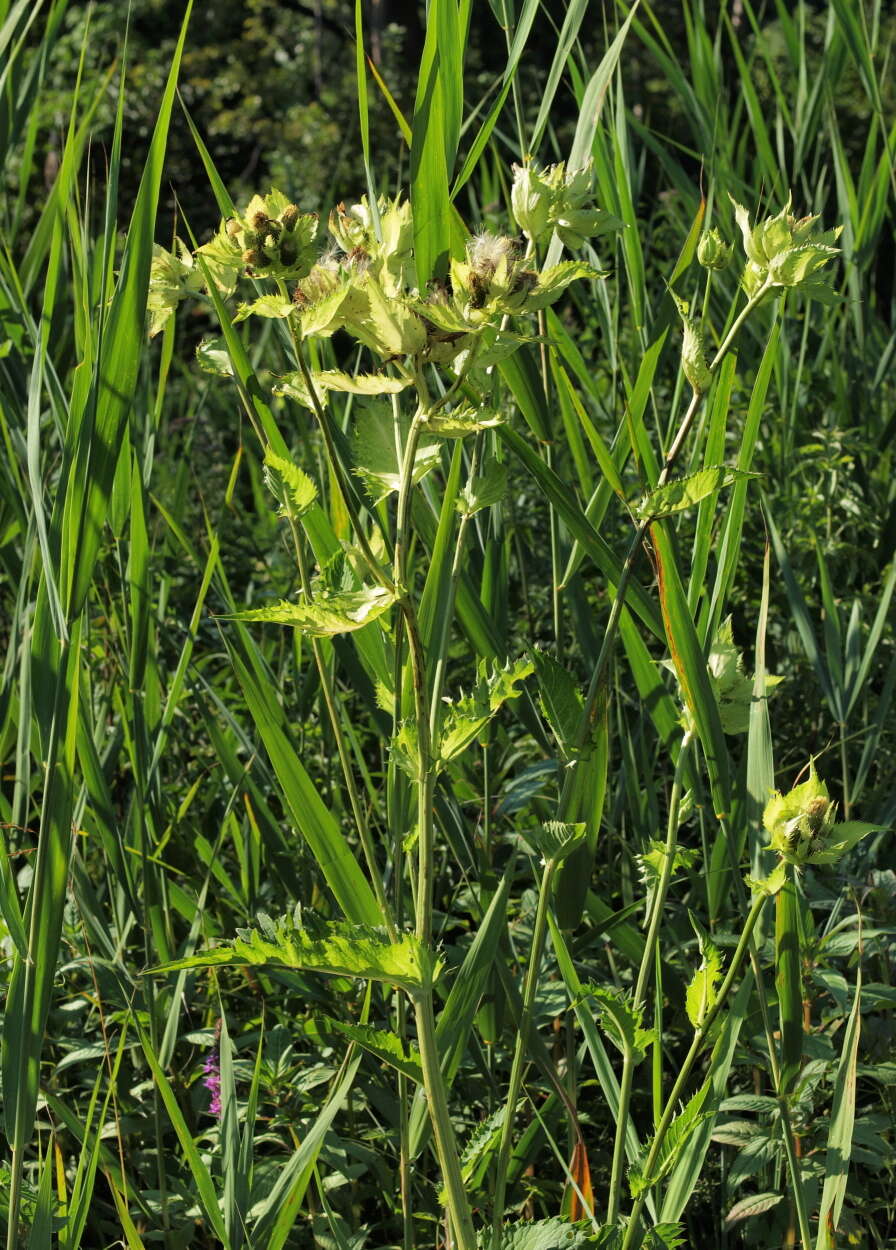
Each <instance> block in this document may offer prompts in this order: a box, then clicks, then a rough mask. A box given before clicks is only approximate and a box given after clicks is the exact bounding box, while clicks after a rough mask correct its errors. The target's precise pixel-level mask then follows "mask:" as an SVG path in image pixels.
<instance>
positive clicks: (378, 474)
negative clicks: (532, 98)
mask: <svg viewBox="0 0 896 1250" xmlns="http://www.w3.org/2000/svg"><path fill="white" fill-rule="evenodd" d="M408 428H409V426H408V422H407V421H406V420H402V421H401V422H400V425H399V429H400V433H401V440H400V445H399V441H398V440H397V439H396V437H395V426H394V424H393V421H392V414H391V413H390V412H384V411H382V410H381V409H377V408H373V407H371V408H369V409H368V410H366V411H364V412H362V413H361V414H360V416H359V417H358V420H357V422H356V424H355V431H354V435H353V438H352V454H353V456H354V461H355V470H354V471H355V474H356V475H357V476H358V477H359V478H360V479H361V481H362V482H363V483H364V486H365V487H366V489H367V492H368V494H369V495H370V497H371V499H372V500H373V501H374V503H379V502H380V500H381V499H385V498H386V497H387V495H391V494H393V493H394V492H396V491H397V490H399V488H400V487H401V468H402V466H401V460H402V454H403V445H404V441H405V439H406V438H407V432H408ZM441 456H442V452H441V447H440V445H439V444H438V443H430V442H423V441H422V440H421V441H420V443H419V444H418V446H417V452H416V455H415V456H414V468H413V475H412V477H413V482H414V484H416V483H417V482H419V481H420V480H421V479H422V478H424V477H425V476H426V474H427V473H429V472H430V470H431V469H434V468H435V467H436V465H437V464H439V463H440V461H441Z"/></svg>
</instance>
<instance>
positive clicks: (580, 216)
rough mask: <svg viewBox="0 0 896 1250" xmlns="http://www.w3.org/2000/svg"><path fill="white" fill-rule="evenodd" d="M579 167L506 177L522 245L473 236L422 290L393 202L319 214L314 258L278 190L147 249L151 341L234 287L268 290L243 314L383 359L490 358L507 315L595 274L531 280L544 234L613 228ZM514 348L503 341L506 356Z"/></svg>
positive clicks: (295, 211) (305, 216)
mask: <svg viewBox="0 0 896 1250" xmlns="http://www.w3.org/2000/svg"><path fill="white" fill-rule="evenodd" d="M592 180H593V179H592V172H591V169H590V167H588V168H585V169H581V170H575V171H572V172H571V173H567V172H566V171H565V169H564V166H562V165H558V166H553V167H551V168H550V169H547V170H538V169H537V168H536V167H535V166H531V165H527V166H525V167H522V168H518V169H517V170H516V177H515V181H514V192H513V204H514V212H515V214H516V222H517V225H518V226H519V228H520V229H521V230H522V232H523V234H524V235H525V236H526V238H527V239H528V244H523V243H522V242H519V241H517V240H516V239H514V238H511V237H509V236H506V235H501V234H493V233H490V232H483V233H480V234H477V235H474V236H470V237H468V238H467V240H466V242H465V245H464V247H463V250H462V252H460V253H459V254H455V255H453V256H452V257H451V258H450V260H449V261H448V263H447V266H445V269H444V272H442V273H441V274H440V276H439V277H438V278H435V279H432V280H430V281H429V282H427V283H426V284H425V285H424V286H423V289H421V284H420V283H419V282H418V275H417V271H416V264H415V256H414V226H413V219H412V215H411V205H410V203H409V202H408V201H407V200H402V199H401V198H400V197H397V198H395V199H392V200H389V199H384V198H380V199H379V200H378V201H377V202H376V203H375V204H371V203H370V202H369V201H368V200H367V198H366V197H365V198H364V199H362V200H361V201H360V203H358V204H354V205H351V206H350V207H348V208H346V206H345V205H344V204H339V205H338V206H337V207H336V208H335V209H334V210H333V212H332V213H330V215H329V219H328V222H327V229H328V233H329V236H330V239H329V246H326V245H325V248H324V250H323V252H322V253H321V246H320V241H319V236H320V234H321V233H322V232H321V230H320V223H319V221H318V219H317V216H316V215H315V214H313V213H303V212H301V211H300V210H299V208H298V207H297V206H296V205H295V204H293V203H291V202H290V201H289V200H288V199H287V198H286V196H284V195H283V194H282V193H281V192H279V191H276V190H272V191H271V192H270V193H269V194H268V195H266V196H258V195H256V196H253V198H252V200H251V201H250V202H249V204H248V205H247V207H246V209H245V211H243V212H242V213H240V214H238V215H236V216H234V217H231V218H229V219H228V220H227V221H224V222H222V223H221V226H220V228H219V230H218V232H217V233H216V235H215V237H214V238H213V239H212V240H211V241H210V242H209V243H206V244H205V245H204V246H203V247H200V248H199V249H198V251H197V252H196V253H195V254H191V253H190V252H189V251H188V250H187V249H186V248H185V247H184V246H183V245H182V244H180V245H179V254H172V253H170V252H167V251H165V250H164V249H162V248H157V249H156V253H155V258H154V261H153V268H152V279H151V285H150V300H149V307H150V312H151V324H150V332H151V333H157V332H158V331H159V330H160V329H162V327H163V326H164V324H165V322H166V321H167V319H168V317H170V315H171V313H172V312H173V311H174V310H175V309H176V307H177V306H178V304H179V303H180V302H181V300H183V299H185V298H187V297H189V296H191V295H195V294H196V293H197V292H198V291H200V290H201V289H202V288H203V287H206V288H208V287H210V286H214V288H215V289H216V290H217V292H218V293H219V294H220V295H222V296H224V297H228V296H230V295H232V294H233V292H234V291H235V290H236V288H237V285H238V283H239V282H240V280H241V279H249V280H251V281H255V283H256V289H257V290H258V289H259V288H258V286H257V284H258V282H259V280H261V281H263V282H264V281H265V280H271V282H272V283H273V285H274V286H275V287H276V293H272V292H271V290H270V284H268V283H265V285H264V286H263V287H262V288H260V289H261V290H263V291H264V292H265V293H264V294H260V295H258V297H257V298H255V299H253V300H252V301H250V302H248V303H245V304H243V305H242V306H241V307H240V309H239V312H238V313H237V317H238V319H241V318H244V317H248V316H262V317H279V318H284V319H285V318H288V319H289V320H290V321H291V324H292V327H293V329H294V330H295V332H296V333H297V334H299V335H300V336H301V337H303V338H307V337H311V336H316V337H324V338H326V337H329V336H331V335H333V334H334V333H336V331H337V330H346V331H348V332H349V333H350V334H351V335H352V336H353V337H354V338H355V339H357V340H358V342H360V343H362V344H363V345H364V346H365V347H368V348H369V349H370V350H371V351H372V352H374V353H375V354H376V355H378V356H379V357H381V358H382V359H384V360H387V359H396V358H405V357H413V358H416V359H418V360H419V361H421V362H435V363H442V364H444V363H448V362H451V361H453V360H455V359H456V358H457V357H458V356H461V355H462V354H463V353H465V352H469V351H470V350H471V349H472V348H474V347H475V348H476V349H477V351H479V350H481V349H482V347H483V344H485V345H486V346H487V347H489V348H493V347H494V345H495V340H496V338H497V335H498V333H499V329H500V328H501V327H502V324H503V325H504V327H505V328H506V320H507V318H509V317H510V316H512V315H514V314H517V313H531V312H537V311H538V310H539V309H541V308H545V307H547V306H548V305H549V304H552V303H553V302H554V301H555V300H556V299H558V298H559V296H560V295H561V294H562V293H563V291H564V290H565V289H566V288H567V286H569V284H570V283H571V282H573V281H574V280H576V279H578V278H589V277H597V276H599V275H598V274H597V272H596V271H595V270H594V269H592V268H591V267H590V266H589V265H586V264H584V263H582V262H580V261H566V262H563V263H561V264H557V265H551V266H549V267H547V268H545V269H541V270H539V269H538V268H536V266H535V249H536V245H537V243H538V242H539V241H540V240H541V239H542V238H544V236H545V234H546V233H547V232H552V231H554V230H556V232H557V234H558V235H559V237H560V239H561V241H562V242H564V243H565V244H566V245H567V246H571V247H578V246H581V244H582V243H583V242H584V240H585V238H586V237H589V236H590V235H592V234H595V233H599V232H601V231H602V230H604V229H607V228H612V227H613V226H614V225H616V224H618V223H616V222H615V219H613V218H611V217H610V216H609V214H606V213H603V212H602V211H601V210H599V209H596V208H594V207H593V205H590V203H589V201H590V197H591V184H592ZM518 341H519V340H518V339H516V340H513V339H512V336H507V341H506V348H507V350H512V348H513V346H515V345H516V342H518Z"/></svg>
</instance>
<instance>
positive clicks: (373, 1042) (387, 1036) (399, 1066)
mask: <svg viewBox="0 0 896 1250" xmlns="http://www.w3.org/2000/svg"><path fill="white" fill-rule="evenodd" d="M325 1019H326V1025H327V1027H328V1028H331V1029H335V1030H336V1031H337V1032H338V1033H341V1034H342V1035H343V1037H347V1038H349V1039H350V1040H351V1041H353V1042H357V1043H358V1045H359V1046H363V1048H364V1049H365V1050H366V1051H367V1052H368V1053H369V1054H371V1055H373V1056H374V1057H375V1058H377V1059H380V1060H381V1061H382V1062H383V1063H388V1064H389V1065H390V1066H391V1067H393V1068H395V1069H396V1070H397V1071H398V1072H402V1073H404V1075H405V1076H407V1077H410V1079H411V1080H412V1081H416V1082H417V1084H418V1085H422V1084H423V1068H422V1066H421V1063H420V1052H419V1050H418V1049H417V1047H416V1046H414V1045H413V1043H411V1042H408V1043H407V1044H406V1045H405V1044H402V1041H401V1038H400V1037H398V1036H396V1034H395V1033H390V1032H388V1031H387V1030H385V1029H374V1028H372V1027H371V1026H370V1025H367V1024H347V1023H345V1022H344V1021H342V1020H333V1019H332V1018H331V1017H329V1016H327V1017H326V1018H325Z"/></svg>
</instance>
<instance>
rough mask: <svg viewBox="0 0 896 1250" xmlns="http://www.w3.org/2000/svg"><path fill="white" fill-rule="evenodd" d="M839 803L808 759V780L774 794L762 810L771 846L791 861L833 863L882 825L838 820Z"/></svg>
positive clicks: (763, 821)
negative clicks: (840, 822) (789, 789)
mask: <svg viewBox="0 0 896 1250" xmlns="http://www.w3.org/2000/svg"><path fill="white" fill-rule="evenodd" d="M836 817H837V804H836V803H835V802H834V801H833V800H832V799H831V797H830V795H829V794H828V788H827V786H826V785H825V783H824V782H823V781H822V780H821V779H820V778H819V776H818V773H817V772H816V771H815V762H814V761H810V763H809V780H808V781H804V782H802V784H801V785H798V786H794V788H793V789H792V790H791V791H789V792H788V793H787V794H781V793H780V791H776V793H775V794H774V795H773V796H772V798H771V799H770V800H769V802H768V803H767V805H766V808H765V812H764V813H763V817H762V823H763V825H764V826H765V828H766V830H767V832H768V834H769V837H770V845H771V849H772V850H774V851H777V852H778V854H779V855H780V856H781V858H782V859H783V860H786V861H787V863H790V864H797V865H800V864H833V863H836V861H837V860H838V859H840V858H841V857H842V856H843V855H845V854H846V852H847V851H848V850H850V848H851V847H853V846H855V844H856V843H857V842H858V841H859V840H860V839H861V838H864V837H866V836H867V835H868V834H869V833H874V832H875V831H879V830H880V829H881V826H879V825H870V824H866V823H865V822H864V821H860V820H848V821H845V822H844V823H842V824H837V823H835V822H836Z"/></svg>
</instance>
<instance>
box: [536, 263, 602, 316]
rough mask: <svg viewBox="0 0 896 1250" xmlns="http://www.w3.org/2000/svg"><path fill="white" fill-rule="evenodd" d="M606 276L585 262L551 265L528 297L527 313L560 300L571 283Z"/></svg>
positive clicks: (539, 278)
mask: <svg viewBox="0 0 896 1250" xmlns="http://www.w3.org/2000/svg"><path fill="white" fill-rule="evenodd" d="M602 277H604V275H603V274H602V273H601V272H600V270H599V269H595V268H594V267H593V266H592V265H588V264H586V263H585V261H583V260H564V261H561V263H560V264H559V265H551V266H550V268H548V269H545V270H543V272H542V273H540V274H539V275H538V282H537V283H536V284H535V286H534V287H533V289H532V292H531V294H529V295H528V296H527V297H526V303H525V309H526V312H535V311H537V310H538V309H539V308H547V307H548V305H549V304H553V303H554V301H555V300H558V299H559V298H560V296H561V295H562V294H563V292H564V291H565V290H566V288H567V287H568V286H569V284H570V283H571V282H575V281H576V280H577V279H579V278H591V279H598V278H602Z"/></svg>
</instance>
